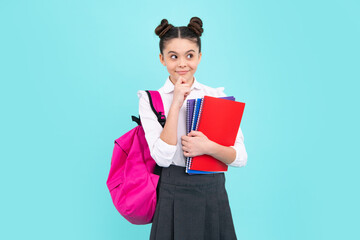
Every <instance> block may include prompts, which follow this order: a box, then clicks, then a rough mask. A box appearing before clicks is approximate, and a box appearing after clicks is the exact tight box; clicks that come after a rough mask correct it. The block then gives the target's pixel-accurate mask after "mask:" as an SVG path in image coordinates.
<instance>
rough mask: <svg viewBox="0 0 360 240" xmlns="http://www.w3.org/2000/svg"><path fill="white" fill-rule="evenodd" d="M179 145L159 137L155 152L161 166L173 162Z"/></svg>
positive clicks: (166, 165)
mask: <svg viewBox="0 0 360 240" xmlns="http://www.w3.org/2000/svg"><path fill="white" fill-rule="evenodd" d="M176 149H177V146H176V145H170V144H168V143H166V142H164V141H163V140H161V138H160V137H159V138H158V139H157V140H156V142H155V145H154V149H153V154H154V156H153V157H154V158H155V159H156V160H157V161H156V162H157V164H158V165H159V166H160V167H168V166H170V164H171V163H172V160H173V158H174V155H175V152H176Z"/></svg>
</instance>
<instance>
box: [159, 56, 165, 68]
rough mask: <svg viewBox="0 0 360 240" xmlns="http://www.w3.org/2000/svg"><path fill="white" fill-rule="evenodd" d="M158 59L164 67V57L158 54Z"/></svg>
mask: <svg viewBox="0 0 360 240" xmlns="http://www.w3.org/2000/svg"><path fill="white" fill-rule="evenodd" d="M159 58H160V62H161V64H162V65H164V66H166V63H165V59H164V56H163V55H162V54H161V53H160V54H159Z"/></svg>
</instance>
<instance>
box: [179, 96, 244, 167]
mask: <svg viewBox="0 0 360 240" xmlns="http://www.w3.org/2000/svg"><path fill="white" fill-rule="evenodd" d="M244 107H245V103H242V102H236V101H235V98H234V97H232V96H230V97H221V98H216V97H210V96H204V97H203V98H197V99H188V100H187V105H186V133H187V134H188V133H189V132H191V131H193V130H195V131H200V132H202V133H204V134H205V135H206V136H207V137H208V138H209V139H210V140H211V141H214V142H216V143H218V144H221V145H223V146H233V145H234V144H235V140H236V136H237V133H238V129H239V127H240V122H241V118H242V115H243V112H244ZM227 169H228V166H227V165H226V164H225V163H223V162H221V161H220V160H217V159H215V158H213V157H212V156H209V155H201V156H196V157H193V158H192V157H187V158H186V172H187V173H188V174H210V173H220V172H226V171H227Z"/></svg>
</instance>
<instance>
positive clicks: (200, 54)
mask: <svg viewBox="0 0 360 240" xmlns="http://www.w3.org/2000/svg"><path fill="white" fill-rule="evenodd" d="M201 56H202V52H200V53H199V63H200V60H201Z"/></svg>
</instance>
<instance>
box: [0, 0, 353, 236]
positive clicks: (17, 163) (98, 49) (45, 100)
mask: <svg viewBox="0 0 360 240" xmlns="http://www.w3.org/2000/svg"><path fill="white" fill-rule="evenodd" d="M359 11H360V8H359V3H358V1H355V0H353V1H351V0H346V1H344V0H342V1H340V0H332V1H314V0H312V1H310V0H302V1H285V0H284V1H279V0H277V1H264V0H262V1H261V0H251V1H250V0H249V1H224V2H221V3H220V1H189V0H184V1H180V2H174V1H141V2H140V1H134V2H130V1H126V2H125V1H45V0H44V1H39V0H33V1H10V0H1V1H0V36H1V37H0V79H1V85H0V86H1V88H0V91H1V92H0V102H1V120H0V121H1V134H0V135H1V142H0V148H1V151H0V158H1V167H0V171H1V174H0V178H1V179H0V180H1V200H0V201H1V202H0V203H1V204H0V219H1V222H0V224H1V225H0V228H1V230H0V238H1V239H148V236H149V232H150V225H145V226H136V225H131V224H130V223H128V222H127V221H126V220H124V219H123V218H122V217H121V216H120V215H119V214H118V212H117V211H116V209H115V208H114V206H113V204H112V202H111V198H110V194H109V192H108V190H107V187H106V179H107V174H108V171H109V167H110V158H111V154H112V150H113V141H114V140H115V139H116V138H117V137H119V136H121V135H122V134H123V133H125V132H126V131H128V130H130V129H131V128H133V127H134V126H135V125H136V124H135V123H133V122H131V119H130V116H131V115H137V114H138V98H137V95H136V93H137V91H138V90H139V89H155V90H156V89H158V88H159V87H160V86H162V85H163V83H164V81H165V79H166V77H167V76H168V73H167V71H166V69H165V68H164V67H163V66H162V65H161V64H160V62H159V59H158V54H159V48H158V43H159V39H158V37H157V36H156V35H155V34H154V29H155V27H156V26H157V25H158V24H159V23H160V21H161V19H162V18H167V19H168V20H169V22H170V23H172V24H174V25H176V26H182V25H187V24H188V22H189V20H190V18H191V17H193V16H198V17H200V18H201V19H202V20H203V22H204V30H205V31H204V33H203V36H202V52H203V58H202V61H201V63H200V65H199V68H198V71H197V73H196V77H197V78H198V80H199V81H200V82H202V83H204V84H206V85H209V86H212V87H220V86H224V87H225V93H226V94H228V95H234V96H236V98H237V100H239V101H244V102H246V104H247V105H246V108H245V113H244V117H243V121H242V123H241V127H242V130H243V133H244V136H245V146H246V148H247V151H248V155H249V158H248V164H247V166H246V167H244V168H231V169H230V170H229V172H228V173H227V174H226V177H227V183H226V184H227V189H228V194H229V199H230V205H231V208H232V213H233V218H234V223H235V228H236V232H237V235H238V239H246V240H260V239H264V240H267V239H270V240H273V239H274V240H280V239H281V240H282V239H283V240H289V239H294V240H295V239H359V238H360V234H359V215H360V211H359V202H360V197H359V195H360V194H359V177H358V176H357V175H358V171H359V167H360V164H359V159H360V158H359V154H358V150H359V147H358V145H359V140H358V136H359V103H360V101H359V97H358V94H359V80H360V74H359V63H360V60H359V54H360V47H359V42H360V17H359Z"/></svg>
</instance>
